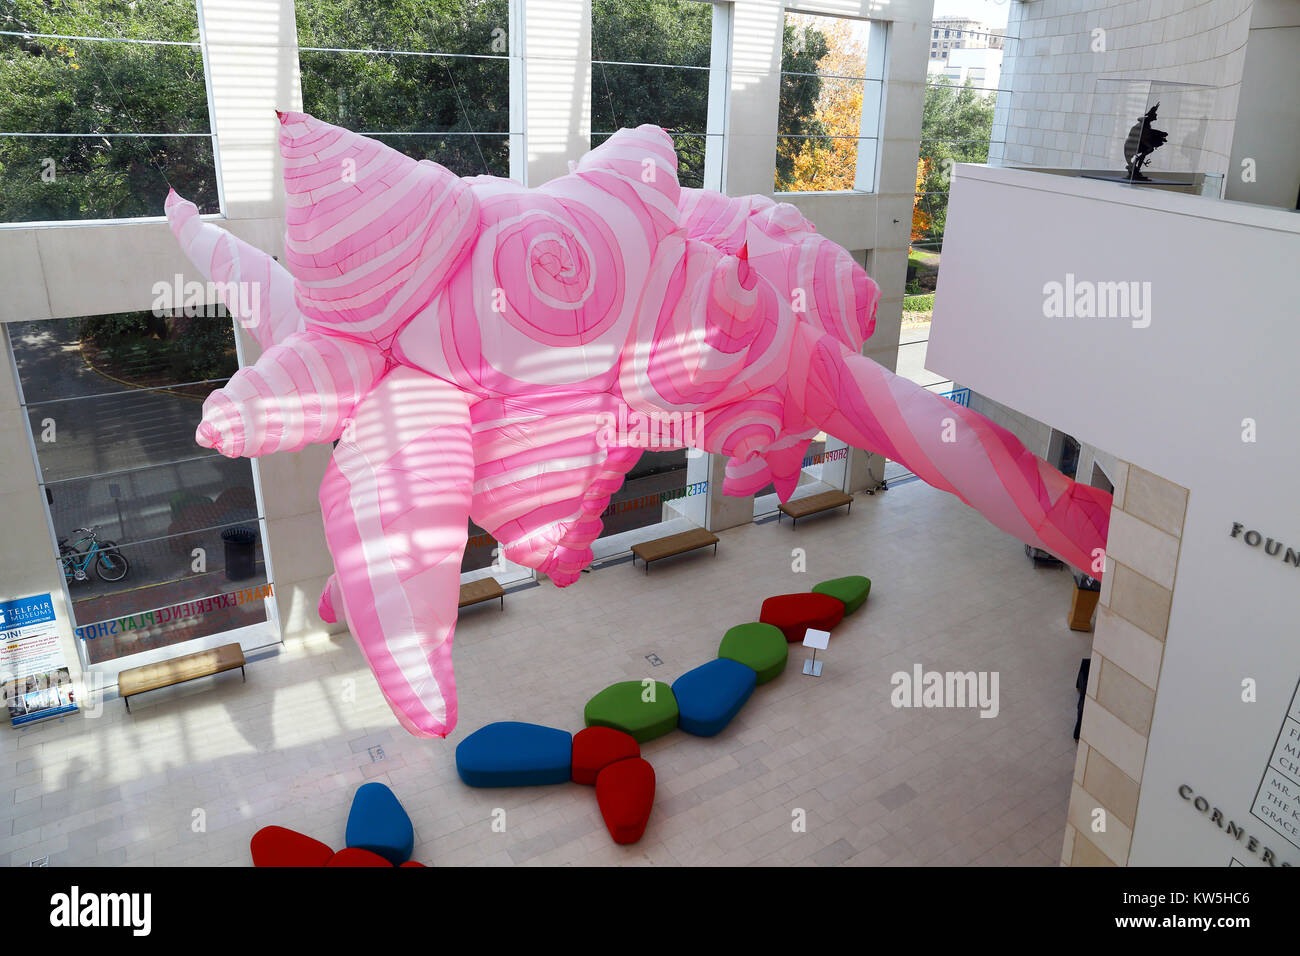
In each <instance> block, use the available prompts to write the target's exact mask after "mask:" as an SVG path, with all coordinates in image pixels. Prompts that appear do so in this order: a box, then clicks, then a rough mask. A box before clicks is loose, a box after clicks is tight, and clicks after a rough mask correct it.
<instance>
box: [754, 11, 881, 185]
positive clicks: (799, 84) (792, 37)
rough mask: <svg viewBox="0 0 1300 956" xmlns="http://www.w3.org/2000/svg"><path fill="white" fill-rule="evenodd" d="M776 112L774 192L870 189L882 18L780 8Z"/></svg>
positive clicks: (876, 112)
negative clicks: (875, 22)
mask: <svg viewBox="0 0 1300 956" xmlns="http://www.w3.org/2000/svg"><path fill="white" fill-rule="evenodd" d="M785 16H786V19H785V31H784V36H783V41H782V54H781V98H780V105H779V107H778V114H777V144H776V186H775V189H776V191H777V192H827V191H848V190H860V191H871V190H874V189H875V171H876V151H877V140H878V135H879V129H878V126H879V120H880V96H881V89H882V87H883V69H884V56H883V50H879V49H877V50H872V49H870V48H869V43H870V42H872V41H873V38H874V42H875V43H877V44H878V45H883V42H884V30H883V25H877V28H876V29H872V24H871V23H870V22H868V21H866V20H851V19H847V18H843V17H826V16H812V15H809V14H802V13H787V14H786V15H785Z"/></svg>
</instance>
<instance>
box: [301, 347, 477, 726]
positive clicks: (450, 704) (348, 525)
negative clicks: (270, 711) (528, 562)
mask: <svg viewBox="0 0 1300 956" xmlns="http://www.w3.org/2000/svg"><path fill="white" fill-rule="evenodd" d="M473 477H474V450H473V446H472V439H471V435H470V422H469V402H468V399H467V397H466V395H465V393H464V392H462V391H460V390H459V389H457V388H456V387H454V386H452V385H449V384H447V383H446V382H442V381H440V380H438V379H435V378H430V377H429V376H427V375H423V374H420V373H418V372H414V371H411V370H407V369H398V370H396V371H394V372H393V373H392V374H390V375H388V376H387V377H386V378H384V379H383V381H381V382H380V384H379V385H378V386H377V387H376V388H375V389H374V391H373V392H371V393H370V395H368V396H367V397H366V400H365V401H364V402H362V403H361V405H360V406H359V407H358V409H357V417H356V424H355V435H354V436H353V437H352V438H351V439H349V438H343V439H341V440H340V441H339V444H338V446H337V447H336V448H335V450H334V458H333V460H332V461H331V463H330V466H329V469H328V470H327V471H326V474H325V480H324V482H323V483H322V484H321V490H320V502H321V512H322V514H323V516H324V519H325V537H326V540H327V542H328V544H329V550H330V554H331V556H332V557H333V558H334V567H335V569H336V581H335V582H334V585H333V586H331V585H327V591H330V592H334V591H337V595H341V597H342V603H343V608H342V610H343V612H344V613H345V614H346V617H347V622H348V627H349V628H350V629H351V631H352V633H353V635H354V636H355V637H356V640H357V643H358V644H359V645H360V646H361V651H362V653H363V654H364V655H365V657H366V661H367V662H368V663H369V665H370V668H371V670H373V671H374V673H375V676H376V678H377V679H378V682H379V686H380V689H381V690H382V691H383V693H384V696H385V698H386V699H387V700H388V703H389V706H391V707H392V709H393V713H394V714H395V715H396V716H397V719H398V721H399V722H400V723H401V724H402V726H403V727H405V728H406V729H407V730H409V731H410V732H411V733H413V734H415V735H417V736H421V737H431V736H437V737H444V736H446V735H447V733H448V732H449V731H450V730H451V729H452V728H453V727H454V726H455V724H456V683H455V678H454V675H453V672H452V662H451V645H452V637H453V635H454V632H455V628H456V605H457V595H458V594H459V588H460V565H461V558H462V556H463V554H464V551H465V541H466V538H467V536H468V522H467V519H468V517H469V503H470V486H471V484H472V482H473ZM330 604H331V607H330V608H328V609H327V610H329V611H330V612H331V613H337V611H338V608H337V606H336V605H335V604H334V601H333V599H331V601H330Z"/></svg>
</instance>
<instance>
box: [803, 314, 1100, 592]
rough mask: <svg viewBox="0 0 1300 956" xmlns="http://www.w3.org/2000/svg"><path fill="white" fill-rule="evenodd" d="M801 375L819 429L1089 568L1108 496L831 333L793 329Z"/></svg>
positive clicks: (1093, 570)
mask: <svg viewBox="0 0 1300 956" xmlns="http://www.w3.org/2000/svg"><path fill="white" fill-rule="evenodd" d="M801 346H802V349H803V350H804V357H806V359H807V365H806V376H802V377H801V376H799V375H797V374H796V370H795V367H793V366H792V371H791V378H790V387H791V394H792V397H793V398H794V399H795V401H796V402H798V403H799V404H800V405H801V407H802V408H803V409H804V410H805V412H806V414H808V415H809V416H810V417H811V418H812V419H813V420H814V421H816V422H817V423H818V424H820V425H821V426H822V427H823V428H825V429H826V431H827V432H828V433H829V434H831V435H834V436H835V437H836V438H839V439H841V440H843V441H845V442H848V443H849V444H851V445H854V446H855V447H858V448H864V449H868V450H870V451H874V452H877V453H878V454H882V455H884V456H886V457H887V458H892V459H894V460H895V461H898V462H901V463H902V464H903V465H905V466H906V467H907V468H909V469H910V470H911V471H912V472H913V473H915V474H916V475H917V476H918V477H919V478H921V479H922V480H923V481H925V482H927V483H929V484H931V485H933V486H934V487H936V488H941V489H943V490H944V491H950V492H952V493H953V494H955V495H957V496H958V497H959V498H961V499H962V501H964V502H966V503H967V504H968V505H970V506H971V507H972V508H974V509H975V510H976V511H978V512H979V513H980V514H982V515H983V516H984V517H985V518H987V519H988V520H989V521H990V522H992V523H993V524H995V525H997V526H998V527H999V528H1001V529H1002V530H1003V531H1006V532H1007V533H1008V534H1011V535H1014V536H1015V537H1016V538H1018V539H1019V540H1021V541H1023V542H1025V543H1027V544H1032V545H1034V546H1036V547H1040V548H1043V549H1045V550H1047V551H1049V552H1051V553H1052V554H1054V555H1056V556H1057V557H1059V558H1061V559H1062V560H1063V561H1066V562H1068V563H1069V564H1071V565H1073V566H1074V567H1076V568H1078V569H1079V570H1081V571H1083V572H1085V573H1087V574H1091V575H1093V576H1094V577H1099V576H1100V575H1101V567H1100V565H1099V563H1098V557H1099V555H1100V554H1101V552H1102V550H1103V549H1104V548H1105V546H1106V532H1107V527H1108V525H1109V522H1110V503H1111V502H1110V495H1108V494H1106V492H1104V491H1102V490H1100V489H1098V488H1091V487H1088V486H1087V485H1083V484H1079V483H1077V482H1075V481H1072V480H1071V479H1069V478H1067V477H1065V476H1064V475H1062V474H1061V473H1060V472H1059V471H1057V470H1056V469H1055V468H1053V467H1052V466H1051V465H1049V464H1047V462H1045V461H1043V460H1041V459H1039V458H1037V457H1035V456H1034V455H1033V454H1031V453H1030V452H1029V451H1028V450H1027V449H1026V448H1025V447H1024V445H1022V444H1021V443H1020V441H1019V440H1018V439H1017V438H1016V437H1015V436H1014V435H1012V434H1011V433H1010V432H1009V431H1007V430H1006V429H1005V428H1002V427H1001V426H999V425H996V424H994V423H993V422H991V421H989V420H988V419H986V418H984V417H983V416H982V415H980V414H979V413H978V412H973V411H971V410H970V409H968V408H965V407H963V406H961V405H958V404H956V403H954V402H951V401H949V400H948V399H946V398H943V397H941V396H939V395H936V394H934V393H933V392H929V391H926V390H925V389H924V388H922V387H921V386H919V385H917V384H915V383H914V382H911V381H909V380H907V379H905V378H901V377H899V376H897V375H895V374H894V373H892V372H890V371H889V370H888V369H886V368H884V367H883V366H881V365H879V364H877V363H876V362H873V361H872V360H871V359H868V358H865V357H864V356H862V355H859V354H857V353H856V352H852V351H850V350H848V349H846V348H844V347H843V346H842V345H840V344H839V343H838V342H836V341H834V340H832V339H830V338H828V337H825V336H817V335H816V333H815V332H813V331H812V330H811V329H805V330H804V334H803V335H801Z"/></svg>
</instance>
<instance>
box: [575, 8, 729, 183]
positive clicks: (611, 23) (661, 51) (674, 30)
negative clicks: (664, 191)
mask: <svg viewBox="0 0 1300 956" xmlns="http://www.w3.org/2000/svg"><path fill="white" fill-rule="evenodd" d="M712 45H713V5H712V4H711V3H703V2H699V0H644V2H638V3H628V2H626V0H592V4H591V145H592V146H593V147H596V146H599V145H600V144H601V143H603V142H604V141H605V140H607V139H608V138H609V137H610V136H611V135H612V134H613V133H615V132H617V131H618V130H620V129H622V128H624V127H636V126H640V125H641V124H642V123H653V124H655V125H656V126H662V127H663V128H664V129H665V130H667V131H668V132H669V133H670V134H671V135H672V137H673V145H674V146H675V147H676V149H677V164H678V167H677V178H678V180H679V181H680V182H681V184H682V185H683V186H691V187H695V188H701V187H703V186H705V185H706V176H705V154H706V152H707V151H708V149H709V144H710V133H709V78H710V74H711V66H712V65H713V64H712V59H711V54H712ZM720 141H721V134H720V132H719V133H717V134H714V135H713V142H714V147H715V148H717V147H718V144H719V143H720ZM708 185H710V186H711V187H712V188H717V184H708Z"/></svg>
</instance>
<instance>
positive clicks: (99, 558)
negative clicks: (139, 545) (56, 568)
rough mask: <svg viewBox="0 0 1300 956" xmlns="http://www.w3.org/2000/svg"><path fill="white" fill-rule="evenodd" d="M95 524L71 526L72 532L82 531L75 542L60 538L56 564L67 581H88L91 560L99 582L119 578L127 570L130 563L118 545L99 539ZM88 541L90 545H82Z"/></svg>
mask: <svg viewBox="0 0 1300 956" xmlns="http://www.w3.org/2000/svg"><path fill="white" fill-rule="evenodd" d="M96 527H97V526H95V525H92V526H91V527H89V528H73V529H72V532H73V534H76V533H78V532H84V533H83V534H82V536H81V537H80V538H78V539H77V540H76V542H75V543H74V544H68V540H67V539H66V538H60V539H59V563H60V564H61V565H62V566H63V577H64V578H65V579H66V580H68V581H86V580H89V578H90V574H89V571H88V569H89V568H90V566H91V563H92V562H94V566H95V574H97V575H98V576H99V579H100V580H101V581H108V582H109V583H112V582H115V581H121V580H122V579H123V578H124V577H126V576H127V574H129V573H130V571H131V563H130V562H129V561H127V559H126V557H125V556H123V554H122V552H121V551H120V550H118V547H117V544H116V543H115V542H113V541H100V540H99V538H98V537H97V532H96ZM87 542H89V545H90V546H89V547H85V545H86V544H87Z"/></svg>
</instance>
